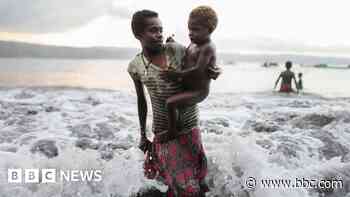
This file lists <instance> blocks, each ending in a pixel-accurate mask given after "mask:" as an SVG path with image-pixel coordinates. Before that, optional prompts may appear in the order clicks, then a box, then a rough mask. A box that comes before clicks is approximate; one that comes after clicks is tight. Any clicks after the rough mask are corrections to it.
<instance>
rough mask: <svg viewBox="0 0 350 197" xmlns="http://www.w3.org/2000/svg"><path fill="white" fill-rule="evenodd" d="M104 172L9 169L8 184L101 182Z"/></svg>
mask: <svg viewBox="0 0 350 197" xmlns="http://www.w3.org/2000/svg"><path fill="white" fill-rule="evenodd" d="M100 181H102V170H56V169H8V170H7V182H8V183H56V182H100Z"/></svg>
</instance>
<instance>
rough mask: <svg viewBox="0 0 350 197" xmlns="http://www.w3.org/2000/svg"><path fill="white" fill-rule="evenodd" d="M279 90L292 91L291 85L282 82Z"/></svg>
mask: <svg viewBox="0 0 350 197" xmlns="http://www.w3.org/2000/svg"><path fill="white" fill-rule="evenodd" d="M280 92H293V89H292V86H291V85H289V84H282V85H281V88H280Z"/></svg>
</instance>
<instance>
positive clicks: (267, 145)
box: [0, 88, 350, 197]
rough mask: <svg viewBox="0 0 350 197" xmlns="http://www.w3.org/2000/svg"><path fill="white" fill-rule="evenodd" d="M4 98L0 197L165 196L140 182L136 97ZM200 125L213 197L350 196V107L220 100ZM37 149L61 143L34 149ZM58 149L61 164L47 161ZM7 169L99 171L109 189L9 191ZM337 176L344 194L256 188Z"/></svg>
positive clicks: (299, 100)
mask: <svg viewBox="0 0 350 197" xmlns="http://www.w3.org/2000/svg"><path fill="white" fill-rule="evenodd" d="M0 95H1V97H0V158H1V160H0V196H1V197H10V196H11V197H13V196H16V197H27V196H34V197H36V196H37V197H49V196H50V197H51V196H53V197H68V196H83V197H90V196H91V197H102V196H103V197H110V196H130V195H132V194H135V193H137V192H138V191H139V190H140V189H142V188H149V187H155V188H158V189H159V190H160V191H163V192H164V191H165V190H166V186H164V185H162V184H160V183H157V182H155V181H151V180H147V179H145V178H144V177H143V173H142V161H143V154H142V152H141V151H139V150H138V148H137V143H138V139H139V133H138V128H139V125H138V117H137V107H136V97H135V95H134V94H132V93H125V92H119V91H102V90H84V89H73V88H11V89H2V90H0ZM148 119H149V120H150V119H151V117H148ZM200 119H201V124H200V126H201V129H202V138H203V143H204V146H205V150H206V153H207V156H208V163H209V175H208V177H207V179H208V182H209V185H210V188H211V192H210V193H209V194H208V196H241V197H246V196H250V197H255V196H257V197H260V196H261V197H262V196H269V197H282V196H283V197H285V196H287V197H296V196H300V197H313V196H318V194H319V193H322V192H324V194H325V196H330V197H335V196H336V197H343V196H346V195H350V188H349V185H350V174H349V171H350V163H349V162H350V155H349V154H350V153H349V152H350V129H349V128H350V101H349V99H325V98H322V97H320V96H316V95H301V96H295V95H289V96H287V95H278V94H274V93H259V94H253V93H252V94H233V93H213V94H212V95H211V96H209V98H208V99H207V100H206V101H205V102H203V103H201V104H200ZM148 128H150V121H149V122H148ZM39 140H42V141H43V143H45V140H46V142H47V141H54V144H51V145H47V146H43V147H44V148H41V147H39V148H37V147H36V146H37V145H38V144H37V142H38V141H39ZM33 147H35V148H34V149H33ZM55 148H57V151H58V155H57V156H55V155H54V156H52V155H50V153H51V152H52V150H51V149H53V150H54V149H55ZM50 151H51V152H50ZM9 168H55V169H101V170H103V181H102V182H98V183H69V184H68V183H64V182H63V183H56V184H44V183H39V184H10V183H7V169H9ZM248 177H255V178H256V180H258V183H257V187H256V189H254V190H251V189H249V188H247V186H246V185H245V181H246V180H247V179H248ZM334 177H338V178H339V179H342V180H343V182H344V188H342V189H337V190H334V191H333V192H328V193H327V192H325V191H322V190H321V191H320V190H311V189H303V188H298V189H286V188H274V189H271V188H270V189H266V188H262V185H259V180H261V179H273V178H286V179H294V178H316V179H329V178H334Z"/></svg>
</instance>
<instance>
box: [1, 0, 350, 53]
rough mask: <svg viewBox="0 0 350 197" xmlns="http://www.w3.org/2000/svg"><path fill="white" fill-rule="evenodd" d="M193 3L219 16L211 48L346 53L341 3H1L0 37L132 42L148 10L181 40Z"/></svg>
mask: <svg viewBox="0 0 350 197" xmlns="http://www.w3.org/2000/svg"><path fill="white" fill-rule="evenodd" d="M199 5H209V6H211V7H213V8H214V10H215V11H216V12H217V14H218V17H219V24H218V27H217V29H216V30H215V31H214V33H213V34H212V39H213V41H214V42H215V43H216V45H217V49H218V51H222V52H239V53H301V54H304V53H308V54H321V55H337V56H350V36H349V35H350V26H349V25H348V21H347V18H348V8H349V7H350V6H349V5H350V1H348V0H211V1H209V0H207V1H204V0H176V1H164V0H148V1H145V0H74V1H72V0H1V1H0V13H2V16H1V17H0V40H15V41H26V42H32V43H41V44H50V45H65V46H79V47H90V46H117V47H139V43H138V41H137V40H136V39H135V38H134V36H133V35H132V32H131V28H130V21H131V16H132V14H133V13H134V12H135V11H137V10H141V9H151V10H154V11H157V12H158V13H159V17H160V19H161V21H162V23H163V27H164V36H168V35H171V34H175V39H176V40H177V41H179V42H181V43H183V44H185V45H186V44H189V39H188V36H187V34H188V33H187V19H188V15H189V13H190V11H191V10H192V9H193V8H195V7H196V6H199Z"/></svg>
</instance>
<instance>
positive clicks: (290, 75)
mask: <svg viewBox="0 0 350 197" xmlns="http://www.w3.org/2000/svg"><path fill="white" fill-rule="evenodd" d="M291 68H292V62H291V61H287V62H286V70H285V71H283V72H281V74H280V75H279V76H278V78H277V80H276V83H275V87H274V88H276V87H277V84H278V82H279V80H280V79H281V78H282V83H281V87H280V90H279V91H280V92H285V93H290V92H294V90H293V88H292V79H293V80H294V83H295V87H296V88H297V92H299V89H298V84H297V81H296V78H295V74H294V72H292V71H291V70H290V69H291Z"/></svg>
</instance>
